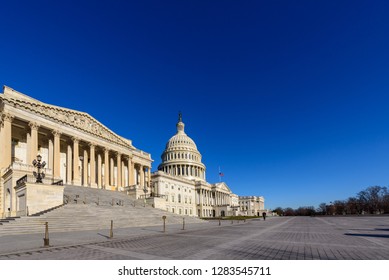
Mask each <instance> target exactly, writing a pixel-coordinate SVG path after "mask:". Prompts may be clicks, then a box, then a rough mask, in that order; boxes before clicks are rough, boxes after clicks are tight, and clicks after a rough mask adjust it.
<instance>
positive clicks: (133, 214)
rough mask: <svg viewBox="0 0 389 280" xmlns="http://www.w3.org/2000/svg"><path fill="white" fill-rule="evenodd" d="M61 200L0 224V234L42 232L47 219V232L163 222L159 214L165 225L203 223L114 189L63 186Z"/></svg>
mask: <svg viewBox="0 0 389 280" xmlns="http://www.w3.org/2000/svg"><path fill="white" fill-rule="evenodd" d="M64 200H65V202H67V203H66V204H65V205H63V206H62V207H58V208H56V209H52V210H51V211H48V212H45V213H41V215H39V216H28V217H20V218H19V219H16V220H12V221H10V222H8V223H4V224H3V225H0V236H5V235H16V234H32V233H42V232H44V225H45V223H46V222H48V225H49V231H50V232H67V231H82V230H99V229H109V228H110V225H111V220H113V224H114V228H126V227H143V226H154V225H162V224H163V221H162V216H166V217H167V218H166V224H167V225H169V224H181V223H182V222H183V218H185V223H201V222H204V221H203V220H201V219H199V218H197V217H188V216H182V215H177V214H173V213H170V212H166V211H163V210H160V209H155V208H152V207H151V206H150V205H146V206H145V205H144V202H143V200H142V201H139V200H134V199H130V198H129V197H128V196H127V195H126V194H124V193H120V192H115V191H108V190H98V189H90V188H82V187H74V186H66V187H65V194H64ZM66 200H68V201H66ZM112 201H114V203H113V205H112Z"/></svg>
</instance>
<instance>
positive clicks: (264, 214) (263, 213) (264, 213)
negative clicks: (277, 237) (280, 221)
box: [262, 212, 266, 221]
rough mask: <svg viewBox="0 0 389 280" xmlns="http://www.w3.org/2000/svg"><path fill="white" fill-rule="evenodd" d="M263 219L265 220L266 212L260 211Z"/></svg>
mask: <svg viewBox="0 0 389 280" xmlns="http://www.w3.org/2000/svg"><path fill="white" fill-rule="evenodd" d="M262 217H263V220H264V221H266V212H262Z"/></svg>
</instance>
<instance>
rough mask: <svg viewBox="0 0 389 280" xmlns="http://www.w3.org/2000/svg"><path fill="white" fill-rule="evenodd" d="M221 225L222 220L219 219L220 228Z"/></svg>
mask: <svg viewBox="0 0 389 280" xmlns="http://www.w3.org/2000/svg"><path fill="white" fill-rule="evenodd" d="M220 225H221V219H220V218H219V226H220Z"/></svg>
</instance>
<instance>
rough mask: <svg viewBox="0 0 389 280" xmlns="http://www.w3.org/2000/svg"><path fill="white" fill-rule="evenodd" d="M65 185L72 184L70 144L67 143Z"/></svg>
mask: <svg viewBox="0 0 389 280" xmlns="http://www.w3.org/2000/svg"><path fill="white" fill-rule="evenodd" d="M66 183H67V184H71V183H72V146H71V143H68V147H67V153H66Z"/></svg>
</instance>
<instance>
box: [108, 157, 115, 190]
mask: <svg viewBox="0 0 389 280" xmlns="http://www.w3.org/2000/svg"><path fill="white" fill-rule="evenodd" d="M109 163H110V164H109V178H110V180H109V184H110V186H114V185H115V178H114V171H115V167H114V163H113V158H112V157H110V159H109Z"/></svg>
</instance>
